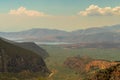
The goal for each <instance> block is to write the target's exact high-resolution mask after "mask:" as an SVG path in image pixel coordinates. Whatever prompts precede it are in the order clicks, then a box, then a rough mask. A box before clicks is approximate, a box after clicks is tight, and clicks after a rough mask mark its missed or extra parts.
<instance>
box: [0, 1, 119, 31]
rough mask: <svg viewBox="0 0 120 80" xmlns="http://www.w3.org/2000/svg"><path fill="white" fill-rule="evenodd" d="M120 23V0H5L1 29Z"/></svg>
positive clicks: (73, 27)
mask: <svg viewBox="0 0 120 80" xmlns="http://www.w3.org/2000/svg"><path fill="white" fill-rule="evenodd" d="M115 24H120V0H1V1H0V31H21V30H27V29H31V28H50V29H61V30H67V31H72V30H76V29H85V28H90V27H101V26H109V25H115Z"/></svg>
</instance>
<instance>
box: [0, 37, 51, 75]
mask: <svg viewBox="0 0 120 80" xmlns="http://www.w3.org/2000/svg"><path fill="white" fill-rule="evenodd" d="M22 71H30V72H41V73H43V74H46V73H50V71H49V70H48V68H47V67H46V64H45V62H44V60H43V59H42V57H41V56H40V55H38V54H36V53H35V52H33V51H30V50H28V49H25V48H22V47H20V46H17V45H15V44H12V43H11V42H8V41H6V40H4V39H2V38H0V72H15V73H16V72H22Z"/></svg>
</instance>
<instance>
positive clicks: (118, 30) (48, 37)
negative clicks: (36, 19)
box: [0, 25, 120, 43]
mask: <svg viewBox="0 0 120 80" xmlns="http://www.w3.org/2000/svg"><path fill="white" fill-rule="evenodd" d="M0 36H2V37H5V38H8V39H11V40H18V41H36V42H69V43H94V42H115V43H120V25H113V26H105V27H100V28H97V27H96V28H88V29H83V30H76V31H72V32H66V31H61V30H54V29H53V30H52V29H39V28H38V29H31V30H27V31H21V32H0Z"/></svg>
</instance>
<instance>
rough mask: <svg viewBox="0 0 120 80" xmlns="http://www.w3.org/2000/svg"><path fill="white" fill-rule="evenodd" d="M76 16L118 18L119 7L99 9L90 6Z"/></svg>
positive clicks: (119, 13) (119, 14)
mask: <svg viewBox="0 0 120 80" xmlns="http://www.w3.org/2000/svg"><path fill="white" fill-rule="evenodd" d="M78 14H79V15H82V16H109V15H111V16H112V15H117V16H120V6H118V7H114V8H111V7H104V8H101V7H99V6H97V5H90V6H89V7H88V8H87V9H86V10H85V11H80V12H79V13H78Z"/></svg>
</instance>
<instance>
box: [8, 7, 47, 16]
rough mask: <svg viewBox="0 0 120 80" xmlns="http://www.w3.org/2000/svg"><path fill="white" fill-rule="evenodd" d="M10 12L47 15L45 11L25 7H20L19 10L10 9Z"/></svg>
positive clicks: (14, 13)
mask: <svg viewBox="0 0 120 80" xmlns="http://www.w3.org/2000/svg"><path fill="white" fill-rule="evenodd" d="M9 14H12V15H27V16H46V14H44V13H43V12H39V11H35V10H27V9H26V8H25V7H20V8H18V9H17V10H10V12H9Z"/></svg>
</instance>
